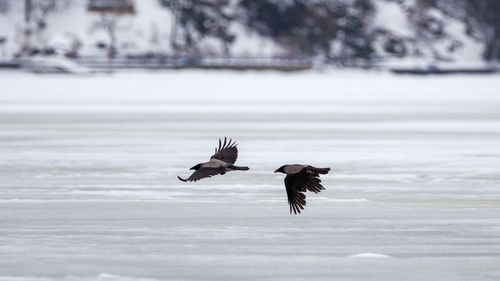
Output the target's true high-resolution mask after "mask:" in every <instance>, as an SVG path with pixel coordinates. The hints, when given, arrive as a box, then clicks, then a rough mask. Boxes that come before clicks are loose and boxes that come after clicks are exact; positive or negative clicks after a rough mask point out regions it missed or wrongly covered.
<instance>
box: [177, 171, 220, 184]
mask: <svg viewBox="0 0 500 281" xmlns="http://www.w3.org/2000/svg"><path fill="white" fill-rule="evenodd" d="M224 170H225V169H224V167H218V168H209V167H203V168H200V169H198V170H196V171H194V173H192V174H191V176H189V178H187V179H183V178H181V177H179V176H178V177H177V178H178V179H179V180H181V181H183V182H187V181H198V180H201V179H204V178H209V177H211V176H215V175H218V174H221V173H224Z"/></svg>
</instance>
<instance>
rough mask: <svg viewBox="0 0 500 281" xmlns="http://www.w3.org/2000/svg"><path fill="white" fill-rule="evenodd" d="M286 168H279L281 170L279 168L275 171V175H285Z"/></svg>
mask: <svg viewBox="0 0 500 281" xmlns="http://www.w3.org/2000/svg"><path fill="white" fill-rule="evenodd" d="M284 168H285V165H283V166H281V167H279V168H278V169H277V170H276V171H274V172H275V173H283V174H285V170H284Z"/></svg>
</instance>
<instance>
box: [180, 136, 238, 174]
mask: <svg viewBox="0 0 500 281" xmlns="http://www.w3.org/2000/svg"><path fill="white" fill-rule="evenodd" d="M237 158H238V148H237V144H236V142H233V140H232V139H229V142H228V141H227V138H226V137H224V142H222V140H221V139H219V147H216V148H215V154H214V155H212V157H210V160H209V161H208V162H204V163H200V164H197V165H196V166H193V167H191V169H190V170H194V172H193V174H191V176H189V178H187V179H183V178H181V177H177V178H178V179H179V180H181V181H184V182H187V181H198V180H201V179H203V178H209V177H212V176H215V175H224V174H225V173H227V172H230V171H246V170H248V167H240V166H236V165H234V163H235V162H236V159H237Z"/></svg>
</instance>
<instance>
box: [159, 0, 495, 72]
mask: <svg viewBox="0 0 500 281" xmlns="http://www.w3.org/2000/svg"><path fill="white" fill-rule="evenodd" d="M160 1H161V2H162V4H163V5H164V6H166V7H167V8H169V9H172V11H173V12H174V14H175V16H176V23H177V26H176V28H175V30H174V32H173V37H174V40H173V42H174V44H175V46H174V47H177V48H179V49H186V48H188V49H189V48H195V47H196V41H197V40H199V37H203V36H208V35H209V36H213V37H216V38H219V39H221V40H222V42H225V43H227V44H230V43H231V42H232V41H233V40H234V34H232V33H231V31H230V30H229V26H230V23H231V22H232V21H235V20H236V21H239V22H242V23H243V24H244V25H245V26H246V27H248V28H250V29H252V30H254V31H256V32H258V33H260V34H261V35H263V36H267V37H270V38H273V40H275V41H276V42H278V43H279V44H281V46H283V47H284V48H286V49H287V50H288V51H289V53H290V54H294V55H303V56H316V55H321V56H324V57H325V59H326V60H332V61H335V62H337V63H341V64H343V63H345V64H350V63H353V62H356V61H370V60H371V59H372V58H373V57H374V55H375V54H374V48H373V44H374V34H373V32H372V30H371V28H370V27H371V22H370V20H371V18H372V16H373V14H374V12H375V8H374V4H373V3H374V2H375V1H396V2H401V1H400V0H316V1H310V0H287V1H283V0H259V1H255V0H235V1H230V0H160ZM429 8H438V9H440V10H442V11H444V12H445V13H447V14H448V15H450V16H453V17H456V18H459V19H461V20H464V21H465V22H467V24H468V27H469V31H470V33H471V34H472V33H474V34H475V35H476V37H477V38H478V39H479V40H484V42H485V45H486V49H485V51H484V57H485V58H486V59H488V60H495V59H499V56H500V54H499V53H500V51H499V46H500V44H499V41H500V40H499V39H500V1H499V0H454V1H449V0H417V1H416V6H415V8H414V9H413V10H412V13H414V15H411V18H412V19H413V20H414V21H415V25H416V31H417V34H416V36H417V40H419V39H418V37H425V36H423V35H422V36H421V34H420V33H425V32H424V31H423V30H425V29H429V26H430V24H432V22H429V21H428V19H427V18H425V17H422V16H421V12H422V10H426V9H429ZM422 14H423V13H422ZM432 32H439V30H432ZM332 43H333V44H332ZM390 43H391V42H389V43H388V44H389V45H390ZM393 43H394V42H393ZM424 43H425V42H424ZM389 49H390V46H389ZM417 49H418V48H417Z"/></svg>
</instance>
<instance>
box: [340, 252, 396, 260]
mask: <svg viewBox="0 0 500 281" xmlns="http://www.w3.org/2000/svg"><path fill="white" fill-rule="evenodd" d="M349 258H362V259H388V258H392V257H391V256H388V255H384V254H378V253H360V254H355V255H350V256H349Z"/></svg>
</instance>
